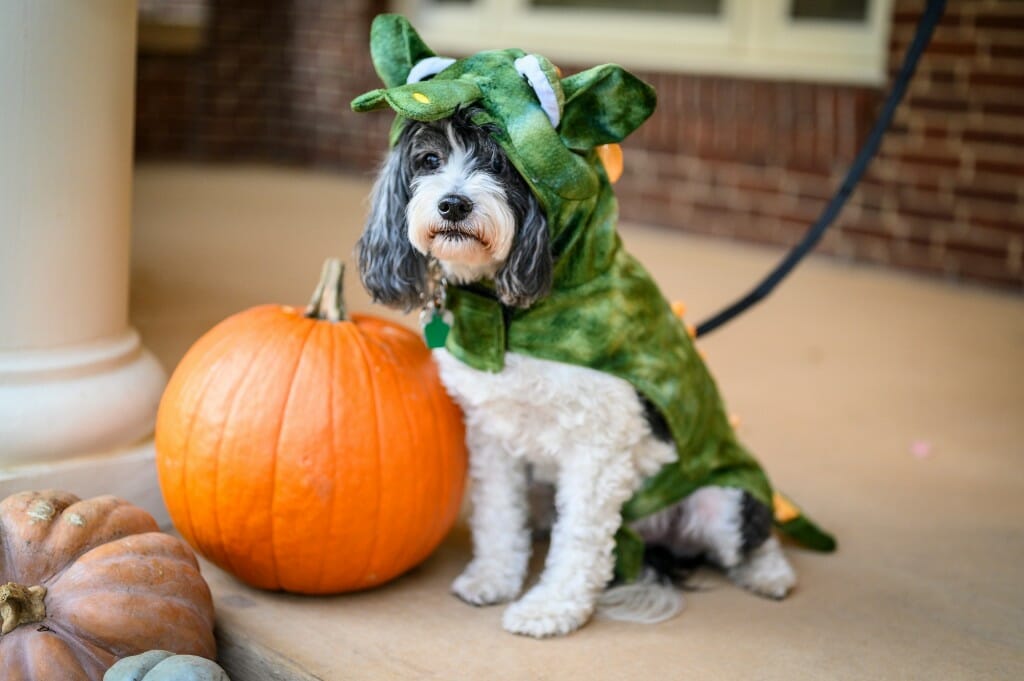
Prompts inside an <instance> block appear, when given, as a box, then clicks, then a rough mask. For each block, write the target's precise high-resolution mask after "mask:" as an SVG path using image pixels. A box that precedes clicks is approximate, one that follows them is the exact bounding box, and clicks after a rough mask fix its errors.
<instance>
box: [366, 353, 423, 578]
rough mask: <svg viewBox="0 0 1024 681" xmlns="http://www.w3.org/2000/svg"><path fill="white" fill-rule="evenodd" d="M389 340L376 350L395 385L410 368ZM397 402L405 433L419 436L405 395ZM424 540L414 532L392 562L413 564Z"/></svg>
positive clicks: (420, 510)
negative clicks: (382, 356)
mask: <svg viewBox="0 0 1024 681" xmlns="http://www.w3.org/2000/svg"><path fill="white" fill-rule="evenodd" d="M391 340H392V339H390V338H389V339H387V342H379V343H378V348H377V349H378V351H379V352H380V353H381V354H382V355H384V358H385V359H386V360H387V361H386V362H385V363H384V366H386V367H387V369H388V371H389V372H390V374H391V376H392V379H391V380H392V381H393V382H394V383H396V384H397V383H399V382H400V381H399V374H401V373H402V372H404V371H407V370H408V369H409V368H410V367H409V365H408V364H406V363H405V362H404V361H403V360H404V359H405V358H401V359H400V358H399V355H400V353H398V352H396V351H395V348H393V347H392V346H391V342H390V341H391ZM398 402H399V403H400V405H401V413H402V419H403V420H404V421H405V429H406V432H408V433H409V434H410V435H412V436H414V437H415V436H416V435H419V434H420V433H419V432H417V428H416V423H418V421H417V420H416V419H415V418H414V417H413V414H412V413H410V409H411V406H410V404H409V401H408V399H407V395H402V399H401V400H398ZM419 473H420V474H421V475H422V471H420V472H419ZM410 496H411V497H412V498H415V499H418V500H420V502H421V503H422V500H421V497H422V495H420V494H412V495H410ZM408 511H409V513H410V514H411V515H412V516H413V517H416V518H420V517H422V516H423V514H424V511H425V509H423V508H416V509H412V508H410V509H408ZM402 529H403V531H404V532H405V533H408V532H409V524H408V523H406V524H405V526H404V527H403V528H402ZM416 534H418V535H419V536H418V537H416V536H415V535H416ZM425 538H426V539H427V540H429V539H430V537H429V535H428V534H427V533H426V532H424V531H422V530H421V531H420V532H415V533H414V537H413V538H412V540H411V541H410V540H405V541H402V543H401V547H402V548H401V552H400V553H398V554H397V555H398V556H400V557H401V560H399V559H398V558H396V559H395V560H394V562H396V563H411V562H414V561H410V560H409V558H410V556H411V557H418V556H420V555H421V553H420V552H421V549H422V546H423V543H424V539H425ZM403 539H406V538H405V537H403ZM416 539H418V540H419V544H414V541H416Z"/></svg>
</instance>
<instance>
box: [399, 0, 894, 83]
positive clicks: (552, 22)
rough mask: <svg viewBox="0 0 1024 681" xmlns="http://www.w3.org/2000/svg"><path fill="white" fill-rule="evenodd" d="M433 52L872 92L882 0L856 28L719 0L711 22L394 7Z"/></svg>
mask: <svg viewBox="0 0 1024 681" xmlns="http://www.w3.org/2000/svg"><path fill="white" fill-rule="evenodd" d="M393 4H394V7H395V10H396V11H399V12H401V13H402V14H405V15H406V16H407V17H409V19H410V20H411V21H412V23H413V25H414V26H415V27H416V30H417V31H418V32H419V33H420V34H421V35H422V36H423V39H424V40H425V41H426V43H427V44H428V45H430V47H431V48H432V49H434V50H436V51H438V52H439V53H444V52H448V53H451V54H470V53H473V52H476V51H478V50H482V49H493V48H502V47H513V46H514V47H521V48H523V49H525V50H527V51H529V52H538V53H540V54H543V55H545V56H547V57H548V58H550V59H551V60H552V61H554V62H556V63H558V62H560V61H561V62H565V63H572V64H579V65H585V64H590V63H593V64H598V63H604V62H617V63H619V64H622V65H623V66H627V67H631V68H637V69H651V70H658V71H678V72H688V73H706V74H721V75H732V76H750V77H756V78H771V79H776V80H779V79H783V80H792V79H797V80H811V81H817V82H835V83H851V84H861V85H872V86H878V85H882V84H883V83H885V81H886V69H887V64H888V52H889V50H888V48H889V45H888V41H889V28H890V25H891V16H892V0H869V3H868V13H867V18H866V21H864V22H863V23H860V24H855V23H853V22H842V21H828V20H807V19H805V20H801V21H798V22H795V21H793V20H792V19H791V18H790V17H789V7H790V0H722V13H721V15H720V16H717V17H702V16H699V15H692V16H680V15H672V14H657V13H653V12H628V11H624V12H615V11H606V10H566V9H561V8H548V7H544V8H536V7H532V6H531V5H530V3H529V0H472V2H470V3H469V4H447V5H443V4H435V3H433V2H432V1H431V0H395V2H394V3H393Z"/></svg>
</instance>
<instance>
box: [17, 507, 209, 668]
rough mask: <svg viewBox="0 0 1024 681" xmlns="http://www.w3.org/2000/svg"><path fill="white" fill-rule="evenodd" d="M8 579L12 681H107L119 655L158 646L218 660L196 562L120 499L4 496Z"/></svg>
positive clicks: (179, 544)
mask: <svg viewBox="0 0 1024 681" xmlns="http://www.w3.org/2000/svg"><path fill="white" fill-rule="evenodd" d="M0 581H2V583H3V585H2V586H0V618H2V625H0V678H3V679H4V681H57V680H58V679H59V681H100V679H102V678H103V674H104V672H105V671H106V670H107V668H108V667H110V666H111V665H112V664H114V663H115V662H116V661H117V660H118V659H119V658H122V657H126V656H129V655H138V654H139V653H142V652H144V651H147V650H150V649H152V648H166V649H167V650H172V651H174V652H176V653H181V654H191V655H200V656H202V657H206V658H210V659H212V658H213V657H214V656H215V653H216V647H215V644H214V640H213V602H212V600H211V598H210V590H209V588H208V587H207V586H206V582H204V581H203V578H202V577H201V576H200V574H199V567H198V565H197V564H196V559H195V556H194V555H192V552H191V551H190V550H189V549H188V547H187V546H185V544H184V543H183V542H182V541H181V540H180V539H177V538H175V537H172V536H170V535H167V534H163V533H161V532H159V531H158V528H157V524H156V521H154V520H153V518H152V516H150V515H149V514H148V513H146V512H145V511H143V510H142V509H141V508H137V507H135V506H132V505H131V504H129V503H128V502H126V501H122V500H121V499H116V498H114V497H110V496H106V497H96V498H95V499H88V500H86V501H80V500H79V499H78V497H76V496H74V495H72V494H68V493H66V492H56V491H52V490H50V491H46V492H22V493H20V494H15V495H12V496H9V497H7V498H6V499H4V500H3V502H0Z"/></svg>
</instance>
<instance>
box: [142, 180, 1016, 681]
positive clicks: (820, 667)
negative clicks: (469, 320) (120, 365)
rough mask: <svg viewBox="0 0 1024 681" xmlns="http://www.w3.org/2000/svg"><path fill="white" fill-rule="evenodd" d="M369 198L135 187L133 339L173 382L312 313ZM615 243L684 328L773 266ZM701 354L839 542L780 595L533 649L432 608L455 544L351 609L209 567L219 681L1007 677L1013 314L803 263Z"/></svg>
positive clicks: (984, 298)
mask: <svg viewBox="0 0 1024 681" xmlns="http://www.w3.org/2000/svg"><path fill="white" fill-rule="evenodd" d="M368 189H369V178H353V177H344V176H337V175H330V174H322V173H309V172H300V171H296V170H283V169H273V168H264V167H213V168H211V167H203V166H155V165H147V166H142V167H140V168H138V170H137V173H136V186H135V215H134V229H135V232H134V237H133V238H134V241H133V254H132V255H133V260H132V276H133V280H132V318H133V322H134V324H135V325H136V326H137V328H138V329H139V330H140V331H141V333H142V335H143V339H144V341H145V343H146V344H147V345H148V346H149V347H150V348H151V349H152V350H153V351H154V352H155V353H156V354H157V356H158V357H159V358H160V359H161V361H162V362H163V363H164V365H165V366H166V367H167V368H168V369H169V370H171V369H173V367H174V366H175V364H176V363H177V362H178V360H179V359H180V358H181V356H182V354H183V353H184V352H185V350H186V349H187V348H188V346H189V345H190V344H191V343H192V342H193V341H194V340H195V339H196V338H197V337H198V336H199V335H200V334H202V333H203V332H204V331H205V330H207V329H208V328H209V327H211V326H212V325H214V324H215V323H216V322H218V321H219V320H221V319H222V318H224V317H226V316H227V315H229V314H231V313H233V312H236V311H238V310H241V309H243V308H245V307H248V306H251V305H255V304H258V303H265V302H281V303H288V304H304V303H305V301H306V299H307V298H308V295H309V293H310V292H311V290H312V288H313V286H314V284H315V281H316V278H317V276H318V273H319V268H320V264H321V262H322V260H323V258H324V257H326V256H329V255H340V256H343V257H346V258H348V259H349V260H350V261H351V258H350V254H351V251H352V246H353V244H354V242H355V239H356V238H357V236H358V234H359V231H360V229H361V226H362V219H363V215H364V208H365V198H364V197H365V196H366V194H367V191H368ZM622 232H623V236H624V239H625V241H626V243H627V245H628V247H629V248H630V249H631V250H632V251H633V252H634V253H635V254H636V255H638V256H639V257H640V259H641V260H643V261H644V262H645V263H646V264H647V266H648V268H649V269H650V270H651V271H652V273H653V274H654V275H655V277H656V278H657V279H658V281H659V282H660V284H661V286H662V288H663V290H664V291H665V292H666V295H667V296H668V297H669V298H670V299H681V300H684V301H685V302H686V303H687V305H688V307H689V309H690V311H691V312H690V313H689V315H688V319H692V320H694V321H697V320H700V319H703V318H704V317H706V316H707V315H708V314H710V313H712V312H714V311H716V310H717V309H719V308H720V307H721V306H723V305H724V304H725V303H727V302H730V301H731V300H733V299H734V298H735V297H736V296H737V295H738V294H740V293H742V292H743V291H745V290H746V288H747V287H749V286H750V285H752V284H753V283H754V281H755V280H756V279H757V278H758V277H760V276H761V275H762V274H763V273H764V272H765V271H766V270H767V269H768V268H769V267H770V266H771V265H772V264H773V263H774V262H775V261H776V260H777V259H778V258H779V256H780V252H779V251H777V250H771V249H760V248H752V247H746V246H741V245H735V244H731V243H724V242H719V241H712V240H705V239H699V238H694V237H689V236H684V235H679V234H674V233H671V232H667V231H664V230H656V229H651V228H645V227H639V226H626V227H623V230H622ZM347 283H348V296H347V299H348V302H349V307H350V309H353V310H370V309H371V306H370V304H369V302H368V300H367V297H366V295H365V293H364V292H363V291H362V290H361V288H360V286H359V285H358V279H357V277H356V275H355V272H354V271H350V272H349V274H348V277H347ZM372 312H373V313H374V314H379V315H386V316H393V317H397V315H395V313H393V312H390V311H386V310H383V309H380V308H376V307H373V308H372ZM406 321H407V322H409V323H411V322H412V321H413V320H412V319H411V318H410V319H406ZM700 345H701V347H702V348H703V349H704V350H706V352H707V356H708V362H709V364H710V366H711V369H712V371H713V373H714V374H715V375H716V377H717V379H718V381H719V385H720V387H721V389H722V392H723V394H724V395H725V398H726V400H727V402H728V404H729V407H730V410H731V411H733V412H735V413H737V414H739V415H740V417H741V419H742V425H741V426H740V436H741V437H742V438H743V439H744V441H745V442H746V443H747V444H748V445H749V446H750V448H751V449H752V450H753V451H754V452H755V453H757V454H758V456H759V457H760V459H761V461H762V463H763V464H764V465H765V468H766V469H767V470H768V472H769V474H770V475H771V476H772V479H773V481H774V483H775V484H776V485H777V486H778V487H780V488H781V489H783V490H785V491H786V492H788V493H789V494H790V495H791V496H792V497H794V498H795V499H796V500H798V501H799V502H800V503H801V504H802V505H803V506H804V507H805V508H807V509H808V511H809V512H810V513H811V515H813V516H814V517H815V519H817V520H818V521H819V522H820V523H821V524H823V525H824V526H826V527H827V528H829V529H830V530H832V531H833V532H834V533H835V534H836V536H837V537H838V539H839V542H840V548H839V551H838V552H837V553H836V554H834V555H828V556H822V555H817V554H813V553H809V552H805V551H801V550H799V549H791V550H789V556H790V557H791V559H792V561H793V563H794V566H795V567H796V570H797V572H798V574H799V576H800V585H799V587H798V590H797V591H796V592H795V593H794V594H793V595H792V596H791V597H790V598H789V599H787V600H786V601H783V602H781V603H774V602H768V601H765V600H762V599H759V598H756V597H754V596H751V595H749V594H747V593H744V592H741V591H739V590H738V589H736V588H733V587H732V586H730V585H728V584H727V583H726V582H725V581H724V580H723V579H721V578H720V577H719V576H718V575H717V574H715V573H713V572H711V571H702V572H700V573H698V575H697V578H696V580H695V581H696V583H697V584H698V585H701V586H703V587H705V588H704V590H700V591H697V592H693V593H689V594H687V596H686V598H687V608H686V610H685V611H684V612H683V613H682V615H680V616H679V617H677V618H676V619H674V620H672V621H670V622H667V623H664V624H661V625H656V626H643V625H627V624H620V623H614V622H608V621H601V620H595V621H593V622H591V623H590V624H589V625H588V626H586V627H585V628H584V629H582V630H581V631H579V632H578V633H576V634H574V635H572V636H569V637H567V638H563V639H557V640H548V641H533V640H526V639H522V638H518V637H514V636H512V635H509V634H506V633H504V632H503V631H502V630H501V628H500V614H501V608H500V607H496V608H487V609H475V608H471V607H468V606H466V605H463V604H462V603H460V602H459V601H457V600H456V599H455V598H454V597H452V596H450V595H448V591H447V589H448V584H449V582H450V581H451V579H453V578H454V577H455V576H456V575H457V574H458V572H459V570H461V568H462V566H463V565H464V563H465V562H466V560H468V557H469V543H468V537H467V534H466V531H465V529H464V528H457V529H456V531H455V532H453V534H452V536H451V537H450V538H449V540H448V541H447V542H446V543H445V544H444V545H443V546H442V548H441V550H439V551H438V553H437V554H435V555H434V556H433V557H432V558H430V559H429V560H428V561H427V562H426V563H425V564H423V565H422V566H420V567H419V568H417V569H415V570H413V571H412V572H411V573H409V574H407V575H406V576H404V577H402V578H400V579H398V580H397V581H395V582H393V583H391V584H389V585H386V586H384V587H382V588H379V589H377V590H374V591H370V592H365V593H359V594H353V595H342V596H336V597H331V598H316V599H313V598H303V597H296V596H289V595H285V594H268V593H261V592H257V591H254V590H252V589H249V588H247V587H245V586H242V585H241V584H239V583H237V582H235V581H234V580H233V579H232V578H231V577H230V576H228V575H226V574H225V573H223V572H221V571H220V570H218V569H217V568H215V567H212V566H210V565H208V564H207V565H204V571H205V574H206V576H207V578H208V580H209V581H210V583H211V586H212V588H213V590H214V595H215V602H216V606H217V609H218V623H219V628H220V639H221V655H222V660H223V662H224V664H225V665H226V667H227V669H228V671H229V672H230V673H231V674H232V678H233V679H234V681H264V680H265V679H282V680H287V681H293V680H302V681H306V680H309V679H321V680H323V681H334V680H341V679H346V680H347V679H680V678H699V679H735V678H753V679H787V680H793V679H821V678H829V679H1010V678H1024V568H1022V565H1024V299H1021V298H1020V297H1016V296H1010V295H1004V294H999V293H993V292H990V291H985V290H980V289H974V288H966V287H955V286H951V285H948V284H945V283H942V282H936V281H931V280H924V279H919V278H914V277H910V276H906V275H902V274H898V273H891V272H888V271H884V270H879V269H874V268H868V267H859V266H848V265H843V264H841V263H838V262H836V261H833V260H829V259H825V258H811V259H810V260H809V261H808V262H806V263H805V264H804V265H802V266H801V268H800V269H799V270H798V271H797V272H796V273H795V274H794V275H793V276H792V277H791V278H790V280H788V281H787V282H786V283H785V284H784V285H783V287H782V288H781V289H780V290H779V291H778V292H777V293H776V294H775V295H774V296H773V297H772V298H770V299H769V300H768V301H767V302H765V303H763V304H762V305H761V306H760V307H758V308H757V309H756V310H754V311H752V312H750V313H748V314H746V315H745V316H743V317H742V318H741V319H739V320H737V321H735V322H734V323H732V324H731V325H729V326H728V327H725V328H723V329H722V330H721V331H719V332H717V333H716V334H714V335H713V336H710V337H709V338H708V339H706V340H704V341H702V342H701V343H700ZM915 443H917V444H916V448H915ZM914 449H916V450H917V452H918V453H917V455H915V454H913V453H912V450H914Z"/></svg>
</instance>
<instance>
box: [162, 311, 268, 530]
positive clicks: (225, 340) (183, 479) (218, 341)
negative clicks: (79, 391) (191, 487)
mask: <svg viewBox="0 0 1024 681" xmlns="http://www.w3.org/2000/svg"><path fill="white" fill-rule="evenodd" d="M272 307H274V306H272V305H262V306H260V307H257V308H255V310H253V311H259V312H263V311H266V312H270V311H271V308H272ZM245 314H246V312H237V313H236V314H232V315H231V316H229V317H227V320H225V321H224V322H223V323H222V324H223V325H224V327H222V328H221V334H222V335H220V336H219V337H217V338H214V339H212V340H211V342H210V343H209V347H205V346H200V345H199V343H200V341H202V340H203V339H202V338H201V339H200V341H197V344H196V345H195V346H193V347H191V348H189V349H188V352H186V353H185V356H184V358H183V359H182V360H181V361H180V363H179V364H178V367H177V368H175V370H174V376H172V377H171V384H172V385H174V384H175V377H176V376H178V372H179V370H180V369H181V367H182V366H183V365H186V363H188V365H191V364H201V360H202V359H203V358H204V357H205V356H208V355H213V356H215V357H216V358H215V359H214V360H213V361H212V363H210V367H209V368H207V371H206V372H205V375H204V377H203V383H202V385H201V386H200V388H199V394H198V395H197V397H196V403H195V407H194V408H193V410H191V414H190V416H189V418H188V425H187V427H186V428H185V433H184V438H182V440H181V442H182V443H183V451H182V453H181V455H180V459H181V473H180V474H179V475H178V476H177V477H178V480H177V482H176V483H173V486H174V490H175V492H176V495H180V496H182V497H184V498H186V499H187V497H188V488H187V480H188V462H189V461H190V460H191V437H193V431H194V430H195V428H196V421H197V420H198V418H199V414H200V413H202V407H203V402H204V400H205V399H206V397H207V393H208V392H209V389H210V386H211V385H213V384H214V383H215V379H216V376H217V372H215V371H212V368H213V367H215V366H216V365H217V364H218V363H219V361H220V360H221V359H222V354H221V351H222V349H223V347H225V346H229V345H233V344H234V343H236V342H237V341H236V339H234V338H233V336H232V335H231V334H230V333H227V331H229V330H230V331H233V327H234V325H236V324H238V323H239V321H240V320H243V318H247V317H244V315H245ZM259 322H260V323H261V324H257V325H255V331H260V332H261V331H263V330H265V329H267V328H269V327H270V326H271V324H272V323H273V316H272V315H271V314H267V315H266V316H265V317H262V316H261V317H260V320H259ZM198 348H202V349H203V350H204V351H205V353H206V354H203V355H194V351H198ZM260 349H261V348H260ZM214 350H216V354H215V355H214ZM258 351H259V349H258V350H257V353H258ZM193 356H196V359H195V361H191V359H190V358H191V357H193ZM254 359H255V356H254ZM191 369H193V370H195V368H191ZM174 387H177V386H176V385H174ZM178 392H180V390H178ZM162 401H163V400H162ZM159 416H160V415H159V414H158V426H159ZM157 430H158V435H159V432H160V428H159V427H158V429H157ZM158 461H159V458H158ZM168 484H169V485H170V484H172V483H171V482H170V481H168ZM161 486H163V485H161ZM165 498H166V496H165ZM178 506H179V507H180V508H183V509H184V513H185V522H184V523H183V524H186V525H187V533H186V531H184V530H183V529H182V528H180V527H179V529H181V530H182V535H185V539H186V540H187V541H188V542H189V544H191V545H193V546H198V545H199V542H198V541H197V540H196V525H195V522H194V521H193V514H191V504H189V503H185V504H180V505H178Z"/></svg>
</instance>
